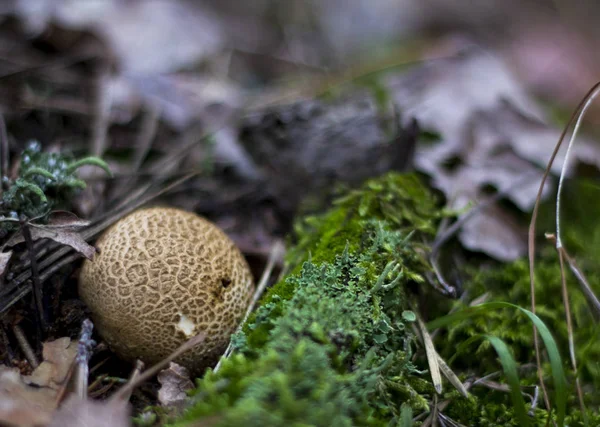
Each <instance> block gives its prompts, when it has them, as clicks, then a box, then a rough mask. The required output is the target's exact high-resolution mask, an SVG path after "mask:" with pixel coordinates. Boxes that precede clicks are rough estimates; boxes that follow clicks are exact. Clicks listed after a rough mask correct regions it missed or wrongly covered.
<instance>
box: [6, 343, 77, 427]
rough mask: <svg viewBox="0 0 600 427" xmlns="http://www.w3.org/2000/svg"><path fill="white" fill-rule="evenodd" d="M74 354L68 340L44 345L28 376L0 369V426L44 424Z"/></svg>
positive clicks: (48, 419)
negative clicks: (34, 366) (38, 359)
mask: <svg viewBox="0 0 600 427" xmlns="http://www.w3.org/2000/svg"><path fill="white" fill-rule="evenodd" d="M76 351H77V345H76V343H73V342H71V340H70V339H69V338H60V339H58V340H56V341H51V342H47V343H44V350H43V355H44V361H43V362H42V363H41V364H40V366H38V367H37V368H36V369H35V371H33V373H32V374H31V375H30V376H22V375H20V374H19V372H18V371H17V370H16V369H9V368H6V367H3V366H0V424H1V425H16V426H34V425H35V426H38V425H46V424H47V423H48V422H50V420H51V418H52V413H53V412H54V410H55V409H56V401H57V399H56V398H57V392H58V390H59V389H60V387H62V386H63V384H64V383H65V381H67V379H68V378H67V377H68V373H69V369H70V367H71V365H72V363H73V360H74V358H75V353H76Z"/></svg>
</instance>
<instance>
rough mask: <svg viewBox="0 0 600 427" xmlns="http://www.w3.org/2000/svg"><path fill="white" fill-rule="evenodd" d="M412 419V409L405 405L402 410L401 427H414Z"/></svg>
mask: <svg viewBox="0 0 600 427" xmlns="http://www.w3.org/2000/svg"><path fill="white" fill-rule="evenodd" d="M412 417H413V412H412V408H411V407H410V406H409V405H407V404H405V403H403V404H402V407H401V408H400V427H412V426H413V421H412Z"/></svg>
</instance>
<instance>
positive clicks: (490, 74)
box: [388, 47, 600, 261]
mask: <svg viewBox="0 0 600 427" xmlns="http://www.w3.org/2000/svg"><path fill="white" fill-rule="evenodd" d="M388 83H389V87H390V92H391V93H392V96H393V98H394V100H395V102H397V104H398V105H399V106H400V108H401V110H402V111H403V113H404V115H405V116H406V117H416V118H417V120H418V121H419V123H420V124H421V126H422V127H423V128H425V129H428V130H431V131H435V132H437V133H439V135H440V138H441V139H440V141H438V142H436V143H433V144H429V145H422V146H421V147H419V150H418V152H417V155H416V160H415V163H416V167H417V169H419V170H421V171H422V172H425V173H427V174H429V175H430V176H431V177H432V183H433V185H434V186H436V187H437V188H439V189H440V190H442V191H443V192H444V194H445V195H446V197H447V198H448V200H450V207H451V208H454V209H463V208H464V207H465V206H467V204H468V203H470V202H478V201H479V200H481V199H482V198H483V195H484V194H486V192H487V190H489V187H493V188H495V189H496V190H497V191H499V192H502V193H503V194H504V197H505V198H506V199H507V200H509V201H511V202H512V203H514V204H515V205H516V206H517V207H518V208H519V209H521V210H523V211H526V212H529V211H531V209H532V208H533V206H534V203H535V200H536V196H537V191H538V188H539V185H538V183H539V182H540V179H541V176H542V174H543V171H542V170H541V169H540V167H542V166H543V165H545V164H546V163H547V161H548V159H549V158H550V156H551V154H552V151H553V147H554V144H555V142H556V140H557V139H558V136H559V135H560V131H559V130H558V129H557V128H555V127H553V126H550V125H548V124H547V121H545V115H544V113H543V110H542V109H541V108H540V107H539V106H538V105H537V104H536V102H535V101H534V100H533V99H532V98H531V97H530V96H529V95H528V94H527V92H526V90H525V89H524V88H523V87H522V86H521V85H520V84H519V82H518V80H517V79H516V78H515V77H514V76H513V75H512V74H511V73H510V71H509V70H508V67H507V66H506V65H505V64H504V63H503V62H502V61H501V60H500V59H499V58H497V57H495V56H494V55H492V54H490V53H488V52H486V51H484V50H482V49H480V48H478V47H470V48H469V49H467V50H465V52H463V54H462V55H459V56H456V57H453V58H448V59H443V60H438V61H434V62H428V63H426V64H424V65H423V66H420V67H416V68H414V69H413V70H412V71H410V72H409V73H406V74H402V75H399V76H392V77H391V78H390V80H389V81H388ZM573 154H574V156H573V157H575V158H576V159H579V161H583V162H586V163H588V164H589V163H591V164H594V165H596V166H598V167H599V168H600V146H599V145H598V144H594V143H593V142H592V141H590V140H583V141H582V142H581V144H579V145H578V146H576V147H574V149H573ZM562 159H564V153H560V155H559V156H558V159H557V160H559V161H558V162H557V163H556V165H557V166H556V167H555V168H554V169H553V173H554V174H557V173H558V172H559V171H560V165H561V160H562ZM551 184H552V182H550V183H549V185H551ZM549 189H550V187H549V186H547V187H544V193H543V194H544V196H547V195H548V194H549ZM514 223H515V221H514V218H512V216H511V214H510V213H509V212H508V211H507V210H502V209H500V208H494V209H486V210H485V211H484V212H481V213H478V214H477V215H474V216H473V217H472V218H471V219H469V221H467V222H466V223H465V226H464V227H463V229H462V231H461V233H460V234H459V239H460V241H461V242H462V243H463V244H464V245H465V246H467V247H468V248H469V249H471V250H475V251H482V252H485V253H487V254H488V255H490V256H492V257H494V258H496V259H499V260H503V261H508V260H511V259H515V258H517V257H520V256H523V255H524V254H525V252H526V246H525V245H524V244H523V243H522V241H523V239H524V237H525V234H524V229H523V230H521V229H520V227H516V226H515V225H514Z"/></svg>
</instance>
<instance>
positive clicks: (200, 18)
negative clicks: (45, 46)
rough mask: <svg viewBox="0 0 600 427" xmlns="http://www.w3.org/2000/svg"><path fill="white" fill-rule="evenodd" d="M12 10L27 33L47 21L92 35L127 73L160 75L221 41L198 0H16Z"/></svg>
mask: <svg viewBox="0 0 600 427" xmlns="http://www.w3.org/2000/svg"><path fill="white" fill-rule="evenodd" d="M8 11H10V10H8ZM8 11H7V12H8ZM12 12H13V13H14V14H16V16H17V17H18V18H19V19H21V20H22V22H23V23H24V25H25V27H26V28H27V29H28V30H29V31H30V32H32V33H41V32H42V31H44V30H45V29H46V28H47V27H48V26H49V25H50V24H58V25H60V26H63V27H65V28H68V29H72V30H83V29H85V30H88V31H90V32H93V33H95V34H96V35H97V36H98V37H100V38H101V39H102V40H104V41H105V42H106V43H107V44H108V45H109V46H110V47H111V48H112V50H113V51H114V54H115V56H116V57H117V58H118V62H119V65H120V68H121V69H122V70H127V71H129V72H139V73H148V74H159V73H165V72H169V71H173V70H176V69H179V68H182V67H185V66H190V65H192V64H194V63H196V62H197V61H199V60H200V59H202V58H204V57H205V56H207V55H209V54H212V53H214V52H216V51H217V50H218V49H219V48H221V47H222V46H221V45H222V44H223V42H224V41H223V34H224V29H222V28H221V25H220V23H219V20H218V19H216V17H215V16H213V14H212V13H211V12H210V11H209V10H207V8H206V7H203V6H202V4H199V3H198V2H184V1H181V0H153V1H151V2H147V1H142V2H139V1H133V2H132V1H125V2H124V1H120V0H103V1H84V2H80V1H73V0H37V1H34V2H31V1H30V0H17V1H16V2H15V6H14V8H13V11H12ZM166 35H168V37H166Z"/></svg>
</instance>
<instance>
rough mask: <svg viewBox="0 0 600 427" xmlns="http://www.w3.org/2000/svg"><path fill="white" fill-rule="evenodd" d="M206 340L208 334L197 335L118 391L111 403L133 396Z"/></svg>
mask: <svg viewBox="0 0 600 427" xmlns="http://www.w3.org/2000/svg"><path fill="white" fill-rule="evenodd" d="M205 338H206V334H204V333H200V334H198V335H196V336H195V337H193V338H191V339H190V340H189V341H187V342H185V343H184V344H183V345H182V346H181V347H179V348H178V349H177V350H175V351H174V352H173V353H171V355H170V356H169V357H167V358H165V359H164V360H162V361H161V362H158V363H157V364H156V365H154V366H152V367H151V368H149V369H146V370H145V371H144V372H142V373H141V374H140V375H139V376H138V377H137V378H135V379H134V380H132V381H130V382H128V383H127V384H125V385H124V386H123V387H121V388H120V389H119V391H117V392H116V393H115V394H114V395H113V396H112V397H111V398H110V401H111V402H116V401H123V400H124V398H125V397H126V396H129V395H130V394H131V391H132V390H133V389H135V388H136V387H137V386H138V385H140V384H141V383H143V382H144V381H147V380H148V379H150V378H152V377H153V376H154V375H156V374H157V373H158V372H159V371H160V370H161V369H163V368H164V367H165V366H167V365H168V364H169V362H172V361H173V360H175V359H177V358H178V357H179V356H181V355H182V354H183V353H185V352H186V351H188V350H191V349H192V348H194V347H196V346H197V345H199V344H201V343H202V342H203V341H204V340H205Z"/></svg>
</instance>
